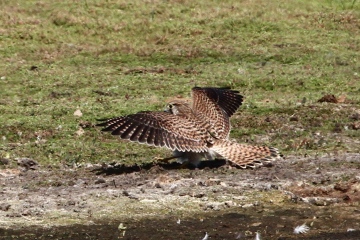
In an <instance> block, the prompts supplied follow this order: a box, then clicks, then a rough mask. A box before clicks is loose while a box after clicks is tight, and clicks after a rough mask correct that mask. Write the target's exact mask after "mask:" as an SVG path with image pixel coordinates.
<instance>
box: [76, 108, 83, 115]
mask: <svg viewBox="0 0 360 240" xmlns="http://www.w3.org/2000/svg"><path fill="white" fill-rule="evenodd" d="M82 115H83V114H82V112H81V111H80V109H77V110H76V111H75V112H74V116H75V117H81V116H82Z"/></svg>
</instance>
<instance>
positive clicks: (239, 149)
mask: <svg viewBox="0 0 360 240" xmlns="http://www.w3.org/2000/svg"><path fill="white" fill-rule="evenodd" d="M211 149H212V150H213V151H215V152H216V153H218V154H220V155H221V156H222V157H224V158H225V159H227V160H229V161H230V162H232V163H235V164H236V165H238V166H239V167H241V168H247V167H250V168H255V167H256V166H261V165H264V163H271V162H273V161H275V160H277V159H280V158H281V154H280V153H279V151H278V149H276V148H273V147H266V146H252V145H247V144H239V143H236V142H232V141H229V140H226V139H224V140H219V141H216V142H215V143H214V145H213V146H212V147H211Z"/></svg>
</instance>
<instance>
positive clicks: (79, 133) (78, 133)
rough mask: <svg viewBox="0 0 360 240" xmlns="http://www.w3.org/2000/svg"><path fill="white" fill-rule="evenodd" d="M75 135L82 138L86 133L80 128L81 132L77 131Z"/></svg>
mask: <svg viewBox="0 0 360 240" xmlns="http://www.w3.org/2000/svg"><path fill="white" fill-rule="evenodd" d="M75 133H76V135H78V136H81V135H83V134H84V133H85V131H84V129H82V128H81V127H80V128H79V130H77V131H76V132H75Z"/></svg>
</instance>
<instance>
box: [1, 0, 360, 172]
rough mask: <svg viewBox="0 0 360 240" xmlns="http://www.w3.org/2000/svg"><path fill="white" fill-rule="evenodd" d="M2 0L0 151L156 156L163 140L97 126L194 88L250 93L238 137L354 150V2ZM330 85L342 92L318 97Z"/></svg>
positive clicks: (357, 94)
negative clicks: (125, 136) (121, 136)
mask: <svg viewBox="0 0 360 240" xmlns="http://www.w3.org/2000/svg"><path fill="white" fill-rule="evenodd" d="M0 6H1V8H0V13H1V14H0V26H1V27H0V52H1V56H2V57H1V59H0V77H1V80H0V86H1V94H0V114H1V115H0V122H1V125H0V137H1V139H0V157H6V158H10V159H15V158H17V157H30V158H33V159H34V160H36V161H38V162H40V163H41V164H44V165H46V164H54V165H58V164H64V163H65V164H74V163H87V162H91V163H100V162H104V161H105V162H109V161H117V162H126V163H133V162H139V163H141V162H148V161H152V160H153V157H163V156H164V155H167V154H169V153H168V151H166V150H162V149H156V148H152V147H145V146H143V145H136V144H129V143H127V142H121V141H118V140H117V139H115V138H114V137H112V136H109V135H107V134H101V133H100V132H99V130H98V129H95V128H94V127H93V126H92V124H94V123H96V119H98V118H104V117H112V116H115V115H123V114H129V113H134V112H137V111H141V110H161V109H162V108H163V107H164V105H165V103H164V102H165V101H166V100H167V99H168V98H171V97H173V96H183V97H188V96H189V91H190V89H191V87H193V86H195V85H196V86H218V87H222V86H230V87H232V88H234V89H238V90H240V92H241V93H242V94H243V95H244V96H245V102H244V105H243V107H242V108H241V110H240V111H239V112H238V114H237V115H236V116H235V117H234V118H233V119H232V123H233V126H234V128H233V132H232V137H234V138H236V139H237V140H238V141H242V142H250V143H254V144H267V145H272V146H274V147H278V148H279V149H281V150H282V152H284V153H285V154H305V153H306V154H321V153H328V152H338V151H350V152H356V151H359V150H360V148H359V146H360V145H359V144H358V139H359V136H360V133H359V131H360V130H355V129H352V128H351V124H352V123H353V122H354V121H358V120H356V119H355V120H354V119H352V118H351V116H352V115H353V114H355V113H356V112H359V111H360V107H359V104H360V62H359V59H360V21H359V20H358V19H359V17H360V14H359V13H360V4H359V2H358V1H356V0H353V1H345V0H343V1H326V0H324V1H322V0H318V1H305V0H302V1H285V2H284V1H282V2H271V3H269V2H268V1H261V0H256V1H232V0H229V1H222V2H218V1H196V2H194V1H187V0H174V1H160V0H154V1H131V2H130V1H114V0H107V1H105V0H86V1H53V2H52V3H48V2H46V1H45V2H44V1H31V0H29V1H25V0H15V1H10V0H4V1H2V2H1V3H0ZM325 94H334V95H335V96H337V97H340V96H344V97H345V98H346V101H345V102H344V103H340V104H334V103H318V102H317V100H318V99H320V98H321V97H322V96H323V95H325ZM77 109H80V110H81V112H82V114H83V115H82V116H81V117H76V116H74V112H75V111H76V110H77ZM294 116H296V118H293V120H290V119H291V118H292V117H294ZM296 119H297V120H296ZM79 129H81V130H84V131H83V132H82V131H80V132H79Z"/></svg>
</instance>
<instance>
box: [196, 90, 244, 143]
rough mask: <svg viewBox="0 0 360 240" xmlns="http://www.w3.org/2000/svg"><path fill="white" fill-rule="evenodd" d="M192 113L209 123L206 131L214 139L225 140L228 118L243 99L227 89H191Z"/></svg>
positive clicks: (228, 128) (228, 123)
mask: <svg viewBox="0 0 360 240" xmlns="http://www.w3.org/2000/svg"><path fill="white" fill-rule="evenodd" d="M192 100H193V102H192V109H193V111H194V113H195V114H196V115H197V116H198V117H200V118H202V119H204V120H205V121H207V122H208V123H209V128H210V129H208V130H209V131H210V132H211V133H212V135H213V136H214V137H216V138H220V139H224V138H227V137H228V135H229V132H230V120H229V118H230V117H231V116H232V115H233V114H234V113H235V112H236V110H237V109H238V108H239V107H240V105H241V103H242V100H243V97H242V96H241V95H240V94H239V92H238V91H233V90H230V89H229V88H200V87H194V88H193V89H192Z"/></svg>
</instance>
